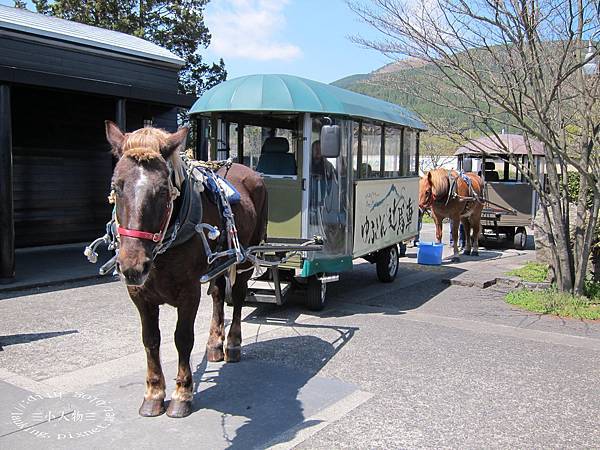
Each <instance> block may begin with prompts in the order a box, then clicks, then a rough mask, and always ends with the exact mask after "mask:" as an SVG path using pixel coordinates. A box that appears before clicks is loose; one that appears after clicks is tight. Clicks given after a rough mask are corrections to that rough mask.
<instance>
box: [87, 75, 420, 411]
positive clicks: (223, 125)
mask: <svg viewBox="0 0 600 450" xmlns="http://www.w3.org/2000/svg"><path fill="white" fill-rule="evenodd" d="M191 114H192V115H196V116H197V117H201V116H205V117H207V118H208V119H209V120H208V122H209V127H208V129H207V130H206V131H208V134H207V135H206V136H208V138H209V140H210V143H211V146H210V147H211V152H210V153H211V157H212V158H211V159H212V161H199V160H197V159H195V158H191V157H190V155H188V154H187V153H184V152H182V150H183V149H184V146H185V142H186V138H187V134H188V131H189V129H188V128H185V127H184V128H181V129H179V130H178V131H177V132H175V133H168V132H166V131H164V130H160V129H157V128H153V127H148V128H142V129H139V130H136V131H134V132H131V133H125V132H124V131H123V130H121V129H119V127H118V126H117V125H116V124H114V123H113V122H110V121H107V122H106V137H107V140H108V142H109V143H110V145H111V148H112V152H113V154H114V155H115V157H116V158H117V160H118V162H117V163H116V165H115V169H114V173H113V178H112V183H111V193H110V196H109V201H110V202H111V203H112V204H113V205H114V208H113V213H112V217H111V220H110V221H109V222H108V224H107V225H106V234H105V235H104V236H102V237H100V238H98V239H96V240H95V241H94V242H93V243H92V244H90V245H89V246H88V247H86V249H85V251H84V254H85V255H86V256H87V257H88V259H89V260H90V261H91V262H96V260H97V256H98V255H97V253H96V247H98V246H99V245H100V244H102V243H105V244H107V245H108V246H109V249H111V250H115V253H116V254H115V256H114V257H113V258H112V259H111V260H110V261H108V262H107V263H106V264H104V265H103V266H102V268H101V269H100V272H101V273H109V272H112V271H113V269H114V272H115V273H117V274H119V275H120V277H121V279H122V280H123V281H124V282H125V284H126V286H127V290H128V293H129V296H130V298H131V300H132V301H133V303H134V304H135V306H136V308H137V309H138V311H139V314H140V319H141V324H142V340H143V343H144V346H145V348H146V356H147V375H146V392H145V394H144V400H143V402H142V404H141V406H140V409H139V413H140V415H142V416H158V415H160V414H163V413H164V412H166V413H167V415H169V416H171V417H185V416H187V415H189V414H190V413H191V411H192V398H193V379H192V372H191V367H190V364H189V358H190V353H191V351H192V348H193V343H194V320H195V317H196V313H197V311H198V306H199V302H200V298H201V283H203V282H206V283H210V285H209V288H208V292H209V294H210V295H211V296H212V299H213V314H212V318H211V325H210V332H209V337H208V341H207V344H206V358H207V360H208V361H213V362H216V361H223V360H225V361H227V362H236V361H239V360H240V358H241V355H242V352H241V344H242V332H241V310H242V304H243V301H244V300H245V299H247V298H248V297H247V293H248V287H249V286H248V284H249V283H248V282H249V281H251V277H252V270H253V269H254V268H255V266H257V265H261V266H263V267H266V268H268V272H267V275H268V280H269V282H270V284H271V285H272V286H273V287H274V289H273V290H274V293H273V295H272V296H271V299H272V300H273V301H275V302H276V303H278V304H281V303H282V302H283V300H284V298H285V290H286V289H287V288H288V287H289V286H290V285H291V283H296V284H304V285H305V286H306V289H307V291H308V295H307V299H308V301H307V303H308V306H309V307H311V308H313V309H320V308H322V307H323V304H324V301H325V287H326V283H328V282H330V281H334V280H335V279H337V274H339V273H340V272H343V271H345V270H349V269H351V268H352V260H353V258H356V257H361V256H362V257H364V258H366V259H367V260H369V261H371V262H375V263H376V264H377V274H378V276H379V278H380V279H381V280H382V281H392V280H393V279H394V278H395V276H396V273H397V270H398V256H399V244H400V243H401V242H402V241H403V240H405V239H409V238H412V237H414V236H415V235H416V234H417V214H418V208H417V191H418V177H417V176H416V173H417V172H416V171H417V167H418V139H419V131H421V130H424V129H425V127H424V125H423V124H422V123H421V122H420V121H419V120H418V119H417V118H416V117H414V116H413V115H412V114H410V113H409V112H408V111H406V110H404V109H402V108H400V107H399V106H396V105H392V104H389V103H386V102H383V101H379V100H375V99H372V98H369V97H366V96H362V95H359V94H354V93H351V92H349V91H345V90H343V89H339V88H334V87H332V86H328V85H324V84H321V83H316V82H312V81H309V80H304V79H300V78H296V77H291V76H278V75H264V76H262V75H258V76H250V77H244V78H239V79H235V80H231V81H228V82H225V83H223V84H221V85H219V86H217V87H215V88H213V89H211V90H209V91H208V92H207V93H205V94H204V95H203V96H202V98H201V99H200V100H198V102H196V104H195V105H194V107H193V108H192V110H191ZM199 131H200V135H201V136H204V131H205V130H202V129H200V130H199ZM217 158H221V159H225V160H224V161H215V160H216V159H217ZM205 159H207V158H205ZM234 161H235V162H234ZM236 162H237V163H236ZM240 163H242V164H240ZM251 169H254V170H251ZM267 229H268V232H267ZM315 236H319V237H315ZM292 255H295V256H293V257H292ZM263 279H264V277H263ZM285 282H287V285H284V283H285ZM250 288H251V292H250V294H251V295H250V298H255V299H256V298H259V296H261V295H262V298H263V299H264V298H265V297H267V296H266V295H264V290H260V288H258V287H256V286H250ZM252 294H253V295H252ZM224 302H230V303H231V304H232V305H233V317H232V321H231V325H230V327H229V332H228V334H227V339H225V320H224V308H223V305H224ZM162 304H169V305H171V306H174V307H176V308H177V311H178V313H177V327H176V330H175V345H176V347H177V351H178V353H179V360H178V372H177V378H176V388H175V391H174V392H173V394H172V396H171V401H170V403H169V406H168V408H166V405H165V402H164V400H165V397H166V383H165V377H164V374H163V372H162V368H161V363H160V355H159V349H160V339H161V338H160V328H159V306H160V305H162Z"/></svg>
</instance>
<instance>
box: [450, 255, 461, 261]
mask: <svg viewBox="0 0 600 450" xmlns="http://www.w3.org/2000/svg"><path fill="white" fill-rule="evenodd" d="M450 261H452V262H453V263H457V262H460V258H459V257H458V256H453V257H452V259H451V260H450Z"/></svg>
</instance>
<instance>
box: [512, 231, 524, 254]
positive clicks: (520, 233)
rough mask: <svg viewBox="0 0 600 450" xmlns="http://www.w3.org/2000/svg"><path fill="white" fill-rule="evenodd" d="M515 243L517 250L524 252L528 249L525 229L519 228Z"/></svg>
mask: <svg viewBox="0 0 600 450" xmlns="http://www.w3.org/2000/svg"><path fill="white" fill-rule="evenodd" d="M513 242H514V243H515V248H516V249H517V250H523V249H524V248H525V247H527V230H526V229H525V228H524V227H519V228H517V232H516V233H515V237H514V239H513Z"/></svg>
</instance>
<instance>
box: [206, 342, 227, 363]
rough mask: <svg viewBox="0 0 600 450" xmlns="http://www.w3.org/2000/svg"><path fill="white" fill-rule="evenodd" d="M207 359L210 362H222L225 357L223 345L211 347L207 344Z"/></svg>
mask: <svg viewBox="0 0 600 450" xmlns="http://www.w3.org/2000/svg"><path fill="white" fill-rule="evenodd" d="M206 359H208V361H209V362H221V361H223V359H224V355H223V346H222V345H221V346H219V347H209V346H208V345H207V346H206Z"/></svg>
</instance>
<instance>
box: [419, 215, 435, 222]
mask: <svg viewBox="0 0 600 450" xmlns="http://www.w3.org/2000/svg"><path fill="white" fill-rule="evenodd" d="M422 220H423V223H435V222H434V221H433V217H431V216H430V215H429V214H423V218H422Z"/></svg>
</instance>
